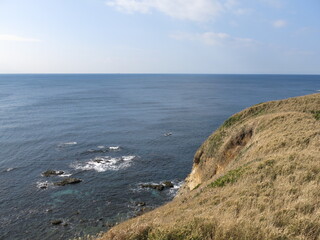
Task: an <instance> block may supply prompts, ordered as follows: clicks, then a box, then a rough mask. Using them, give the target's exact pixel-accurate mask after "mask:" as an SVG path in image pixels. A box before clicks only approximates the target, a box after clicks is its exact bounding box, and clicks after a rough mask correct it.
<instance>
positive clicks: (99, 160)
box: [93, 159, 104, 163]
mask: <svg viewBox="0 0 320 240" xmlns="http://www.w3.org/2000/svg"><path fill="white" fill-rule="evenodd" d="M93 161H94V162H96V163H101V162H103V161H104V160H103V159H94V160H93Z"/></svg>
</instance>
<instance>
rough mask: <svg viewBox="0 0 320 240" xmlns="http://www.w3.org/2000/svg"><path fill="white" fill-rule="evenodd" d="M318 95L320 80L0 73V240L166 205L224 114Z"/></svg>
mask: <svg viewBox="0 0 320 240" xmlns="http://www.w3.org/2000/svg"><path fill="white" fill-rule="evenodd" d="M319 91H320V76H319V75H206V74H198V75H192V74H190V75H182V74H181V75H180V74H172V75H169V74H81V75H80V74H64V75H63V74H47V75H45V74H20V75H14V74H12V75H6V74H2V75H0V150H1V152H0V239H17V240H19V239H23V240H26V239H32V240H34V239H50V240H51V239H72V238H75V237H79V236H84V235H87V234H96V233H98V232H100V231H107V230H108V228H110V227H111V226H112V225H114V224H116V223H118V222H121V221H123V220H125V219H128V218H130V217H133V216H136V215H139V214H141V212H143V211H147V210H149V209H152V208H155V207H157V206H159V205H162V204H164V203H166V202H168V201H170V200H171V199H172V198H173V197H174V196H175V194H176V192H177V190H178V188H179V186H181V184H182V183H183V180H184V179H185V177H186V176H187V175H188V173H189V172H190V170H191V167H192V160H193V155H194V153H195V151H196V150H197V148H198V147H199V146H200V145H201V144H202V142H203V141H204V140H205V139H206V138H207V137H208V136H209V135H210V134H211V133H212V132H213V131H214V130H215V129H216V128H218V127H219V125H220V124H222V123H223V121H224V120H226V119H227V118H228V117H229V116H231V115H232V114H234V113H236V112H238V111H240V110H242V109H244V108H246V107H249V106H251V105H253V104H257V103H261V102H265V101H269V100H277V99H283V98H288V97H294V96H299V95H306V94H312V93H316V92H319ZM49 169H52V170H56V171H63V174H62V175H59V176H50V177H45V176H43V175H42V173H43V172H45V171H46V170H49ZM66 177H74V178H78V179H81V180H82V182H80V183H77V184H73V185H66V186H56V185H54V183H55V182H58V181H61V180H62V179H64V178H66ZM163 181H171V182H172V183H173V185H174V187H171V188H165V189H164V190H163V191H158V190H156V189H150V188H143V187H142V186H141V185H142V184H150V183H155V184H160V183H162V182H163ZM55 220H61V221H62V223H61V224H59V225H53V224H52V221H55Z"/></svg>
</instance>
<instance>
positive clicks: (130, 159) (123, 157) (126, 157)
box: [121, 156, 136, 161]
mask: <svg viewBox="0 0 320 240" xmlns="http://www.w3.org/2000/svg"><path fill="white" fill-rule="evenodd" d="M135 157H136V156H122V157H121V158H122V160H123V161H132V160H133V159H134V158H135Z"/></svg>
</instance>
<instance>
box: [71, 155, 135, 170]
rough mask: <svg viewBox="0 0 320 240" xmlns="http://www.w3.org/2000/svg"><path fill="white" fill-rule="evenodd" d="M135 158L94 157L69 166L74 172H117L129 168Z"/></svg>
mask: <svg viewBox="0 0 320 240" xmlns="http://www.w3.org/2000/svg"><path fill="white" fill-rule="evenodd" d="M135 158H136V156H122V157H118V158H112V157H110V156H103V157H95V158H94V159H90V161H88V162H85V163H79V162H78V163H74V164H72V165H71V167H72V168H74V169H76V170H95V171H96V172H105V171H108V170H110V171H117V170H120V169H125V168H128V167H130V165H131V164H132V161H133V160H134V159H135Z"/></svg>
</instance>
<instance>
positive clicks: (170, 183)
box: [162, 181, 174, 188]
mask: <svg viewBox="0 0 320 240" xmlns="http://www.w3.org/2000/svg"><path fill="white" fill-rule="evenodd" d="M162 184H163V185H164V186H165V187H166V188H173V187H174V186H173V183H172V182H170V181H165V182H163V183H162Z"/></svg>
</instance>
